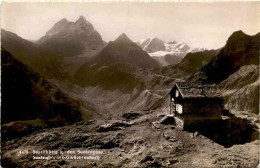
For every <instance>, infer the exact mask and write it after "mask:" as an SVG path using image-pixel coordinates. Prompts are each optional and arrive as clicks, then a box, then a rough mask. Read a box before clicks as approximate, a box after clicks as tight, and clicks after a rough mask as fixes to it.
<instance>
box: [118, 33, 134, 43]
mask: <svg viewBox="0 0 260 168" xmlns="http://www.w3.org/2000/svg"><path fill="white" fill-rule="evenodd" d="M115 42H132V40H131V39H130V38H128V37H127V35H126V34H125V33H122V34H121V35H120V36H119V37H118V38H117V39H116V40H115Z"/></svg>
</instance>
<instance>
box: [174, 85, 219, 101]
mask: <svg viewBox="0 0 260 168" xmlns="http://www.w3.org/2000/svg"><path fill="white" fill-rule="evenodd" d="M175 85H176V86H177V88H178V89H179V91H180V93H181V95H182V97H183V98H221V92H220V91H219V89H218V88H217V86H216V85H214V84H206V85H205V84H201V83H194V82H176V83H175V84H174V86H175ZM173 88H174V87H173ZM172 91H173V89H172V90H171V92H172ZM171 92H170V93H171Z"/></svg>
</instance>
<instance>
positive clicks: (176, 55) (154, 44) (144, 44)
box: [135, 37, 206, 66]
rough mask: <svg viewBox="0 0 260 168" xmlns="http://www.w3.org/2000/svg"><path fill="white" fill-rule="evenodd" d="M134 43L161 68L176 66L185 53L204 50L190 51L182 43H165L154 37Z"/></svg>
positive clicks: (202, 49) (195, 50)
mask: <svg viewBox="0 0 260 168" xmlns="http://www.w3.org/2000/svg"><path fill="white" fill-rule="evenodd" d="M135 43H136V44H137V45H139V46H140V47H141V48H142V49H143V50H144V51H146V52H147V53H148V54H149V55H150V56H151V57H152V58H153V59H155V60H156V61H157V62H158V63H159V64H160V65H161V66H167V65H175V64H178V63H179V62H181V60H182V58H183V57H184V56H185V55H186V54H187V53H189V52H191V53H194V52H200V51H204V50H206V49H204V48H195V49H190V47H189V46H188V45H187V44H186V43H184V42H176V41H171V42H168V43H166V42H164V41H163V40H160V39H158V38H155V37H150V38H147V39H142V40H138V41H136V42H135Z"/></svg>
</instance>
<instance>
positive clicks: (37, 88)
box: [1, 48, 82, 138]
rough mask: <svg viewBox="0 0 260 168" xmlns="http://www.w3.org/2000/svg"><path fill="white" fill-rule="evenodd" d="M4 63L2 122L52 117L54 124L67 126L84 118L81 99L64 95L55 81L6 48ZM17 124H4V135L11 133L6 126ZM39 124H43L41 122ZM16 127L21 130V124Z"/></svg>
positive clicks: (3, 56) (2, 53) (3, 57)
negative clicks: (20, 59) (27, 64)
mask: <svg viewBox="0 0 260 168" xmlns="http://www.w3.org/2000/svg"><path fill="white" fill-rule="evenodd" d="M1 64H2V67H1V70H2V79H3V80H2V83H1V88H2V101H1V103H2V104H1V107H2V113H1V119H2V124H6V123H10V122H12V121H26V120H31V122H33V121H32V120H35V119H41V120H44V121H47V120H49V121H50V120H52V122H53V124H54V123H55V122H56V124H54V125H64V124H66V123H74V122H76V121H80V120H82V114H81V111H82V110H81V109H80V106H81V103H80V102H79V101H77V100H75V99H73V98H71V97H70V96H68V95H66V94H64V93H63V92H62V91H61V90H60V89H58V88H57V87H56V86H55V85H54V84H53V83H50V82H48V81H46V80H45V79H44V78H43V77H41V76H40V75H39V74H38V73H36V72H34V71H33V70H32V69H31V68H29V67H28V66H26V65H24V64H22V63H21V62H19V61H17V60H16V59H15V58H14V57H13V56H12V55H11V54H10V53H9V52H7V51H6V50H5V49H4V48H2V51H1ZM37 122H38V120H37V121H35V122H34V124H35V125H36V126H37ZM50 123H51V122H50ZM16 124H17V123H15V122H13V123H12V124H9V126H10V127H8V124H7V125H2V133H3V134H2V135H3V137H4V138H7V137H8V135H6V136H5V134H8V133H10V131H9V132H8V131H7V130H6V129H9V128H11V127H12V126H13V127H15V125H16ZM24 124H26V123H24ZM38 124H40V125H41V122H38ZM45 124H46V123H45ZM20 125H22V123H20ZM46 125H48V124H46ZM16 126H17V130H12V131H13V133H14V132H15V131H19V130H18V129H19V126H18V125H16ZM3 131H4V132H3ZM14 134H15V133H14Z"/></svg>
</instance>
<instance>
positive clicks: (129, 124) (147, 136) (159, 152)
mask: <svg viewBox="0 0 260 168" xmlns="http://www.w3.org/2000/svg"><path fill="white" fill-rule="evenodd" d="M127 114H128V115H127ZM129 116H132V117H129ZM121 117H122V118H121V119H120V120H114V119H111V120H92V121H88V122H80V123H77V124H74V125H71V126H66V127H61V128H54V129H48V130H44V131H38V132H37V133H35V134H34V135H28V136H26V137H23V138H20V139H16V140H12V141H7V142H4V144H3V146H2V152H3V154H2V166H4V167H22V168H23V167H65V168H67V167H68V168H69V167H100V168H105V167H125V168H128V167H131V168H132V167H133V168H138V167H145V168H148V167H149V168H150V167H165V168H166V167H177V168H186V167H194V168H200V167H225V166H226V167H256V166H257V164H258V145H259V140H257V139H256V137H257V136H258V134H257V132H256V131H255V130H254V129H253V128H252V126H251V125H248V124H246V122H244V120H242V119H226V120H224V121H223V122H222V123H220V125H219V126H217V129H212V128H209V129H208V130H207V131H206V132H205V131H204V132H189V131H181V130H179V129H177V128H175V126H174V123H173V122H171V118H169V117H165V112H164V111H160V110H156V111H139V112H132V113H126V114H124V115H122V116H121ZM241 123H243V124H241ZM214 127H216V125H214ZM234 129H237V130H238V131H234ZM212 134H213V135H218V136H215V137H214V136H212ZM230 137H231V138H230ZM241 137H250V138H241ZM226 143H227V144H229V146H228V147H227V146H224V145H223V144H226ZM33 150H34V151H50V150H51V151H54V152H53V153H50V154H48V153H47V154H34V153H33ZM19 151H22V152H21V153H19ZM55 151H57V154H55ZM94 151H95V152H96V153H95V154H94V153H93V152H94ZM90 152H91V153H90ZM47 156H50V157H49V159H46V158H47ZM84 156H85V157H86V156H88V158H86V159H82V158H79V157H84ZM33 157H34V159H33ZM40 157H45V158H42V159H40ZM70 157H71V159H70Z"/></svg>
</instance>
